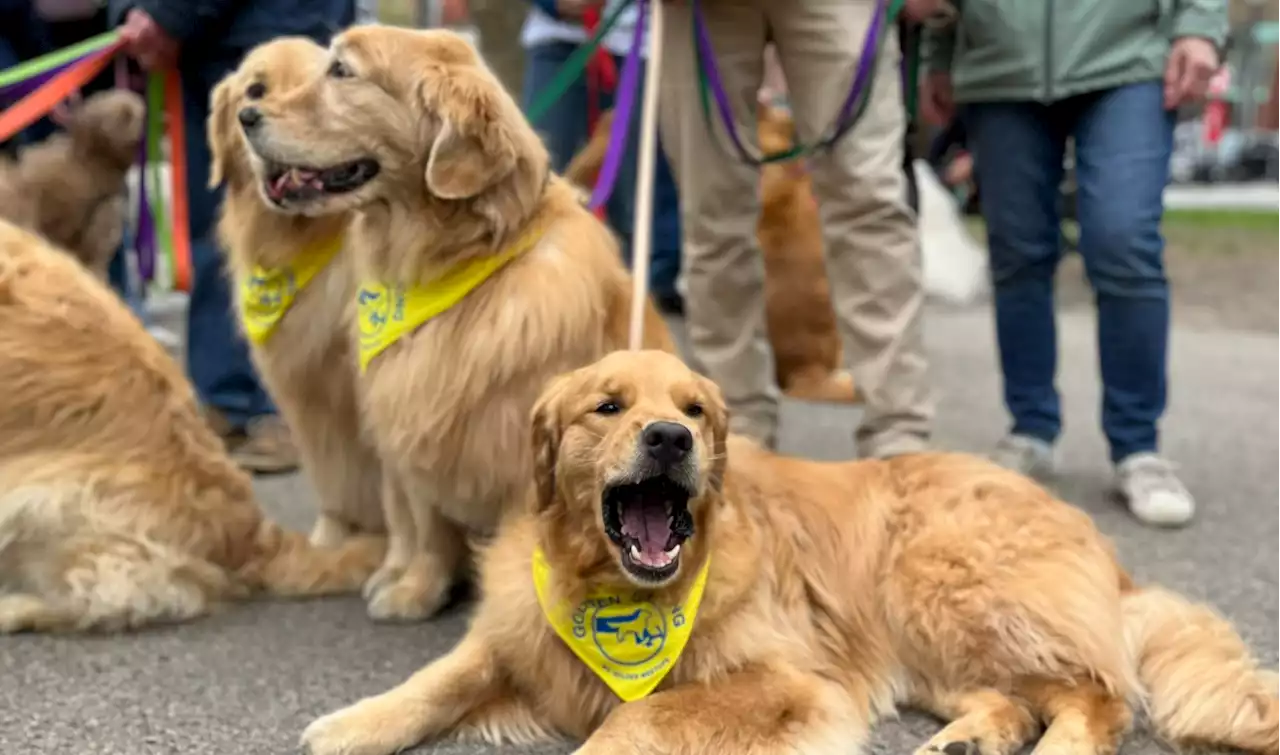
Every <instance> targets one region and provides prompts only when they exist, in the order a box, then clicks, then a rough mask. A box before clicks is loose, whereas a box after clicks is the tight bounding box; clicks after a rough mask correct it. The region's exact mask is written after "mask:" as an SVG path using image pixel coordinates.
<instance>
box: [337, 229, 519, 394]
mask: <svg viewBox="0 0 1280 755" xmlns="http://www.w3.org/2000/svg"><path fill="white" fill-rule="evenodd" d="M541 239H542V229H541V228H539V227H535V228H533V229H532V230H530V231H529V232H527V233H525V234H524V236H522V237H520V239H519V240H517V241H516V243H514V244H512V245H511V246H509V247H507V248H506V249H504V250H502V251H501V252H498V253H497V254H494V255H491V256H488V257H481V258H479V259H476V260H471V261H469V262H466V263H463V264H461V265H458V266H457V267H455V268H453V269H452V270H449V271H448V272H446V273H445V274H444V275H442V276H440V277H439V278H436V279H435V280H433V281H431V282H430V283H426V284H423V285H419V286H413V287H409V288H406V287H405V286H402V285H390V286H388V285H386V284H383V283H365V284H363V285H361V286H360V290H359V292H357V294H356V297H357V298H356V309H357V312H356V319H357V320H358V321H359V323H360V370H361V371H364V370H366V369H368V367H369V363H370V362H372V361H373V358H374V357H376V356H378V355H379V354H381V353H382V352H383V351H386V349H387V347H388V346H390V345H391V344H393V343H395V342H396V341H399V340H400V339H401V338H404V337H405V336H406V335H408V334H410V333H412V332H413V331H415V330H417V329H418V328H420V327H422V325H423V324H424V323H426V322H427V320H430V319H431V318H433V317H435V316H437V315H439V314H441V313H443V312H446V311H448V309H449V308H450V307H452V306H454V305H455V304H457V303H458V302H460V301H462V300H463V299H464V298H466V296H467V294H469V293H471V292H472V291H474V290H475V289H476V288H477V287H479V286H480V284H481V283H484V282H485V281H486V280H488V279H489V276H491V275H493V274H494V273H496V272H498V270H500V269H502V267H503V265H506V264H507V263H508V262H510V261H511V260H513V259H515V258H516V257H517V256H519V255H520V254H521V253H523V252H526V251H528V250H529V249H531V248H532V247H533V246H534V245H535V244H537V243H538V241H540V240H541Z"/></svg>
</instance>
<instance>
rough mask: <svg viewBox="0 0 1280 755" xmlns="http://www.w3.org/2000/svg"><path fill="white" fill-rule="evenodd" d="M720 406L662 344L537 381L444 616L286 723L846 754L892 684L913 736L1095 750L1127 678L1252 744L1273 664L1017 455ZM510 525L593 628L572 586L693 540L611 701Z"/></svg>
mask: <svg viewBox="0 0 1280 755" xmlns="http://www.w3.org/2000/svg"><path fill="white" fill-rule="evenodd" d="M726 426H727V418H726V410H725V407H724V404H723V401H722V399H721V398H720V393H719V390H718V389H717V388H716V386H714V385H713V384H711V383H710V382H709V381H707V380H706V379H704V378H702V377H700V376H698V375H696V374H694V373H693V372H692V371H690V370H689V368H688V367H686V366H685V365H683V364H682V363H680V362H679V361H678V360H677V359H676V358H674V357H672V356H670V355H667V354H661V353H657V352H618V353H615V354H611V355H609V356H607V357H605V358H604V359H603V360H601V361H600V362H599V363H597V364H594V365H591V366H589V367H586V368H583V369H580V370H577V371H576V372H573V373H571V374H569V375H567V376H565V377H563V378H560V379H558V380H556V381H555V382H554V383H553V384H552V385H551V386H550V387H549V388H548V390H547V391H546V393H545V394H544V395H543V396H542V398H541V399H540V400H539V402H538V404H537V407H536V409H535V411H534V414H533V436H534V447H535V449H536V458H537V466H536V471H535V474H534V477H533V480H532V482H533V485H532V486H531V491H530V495H529V508H528V510H527V511H526V512H525V513H524V514H523V515H522V516H520V517H514V518H513V519H512V520H510V521H508V522H507V523H506V525H505V526H504V527H503V529H502V531H501V532H500V534H499V535H498V537H497V538H496V539H495V540H494V542H493V543H492V544H491V545H490V546H489V547H488V548H487V549H486V550H485V552H484V554H483V557H482V561H481V572H482V580H483V584H482V591H483V595H484V598H483V600H482V602H481V604H480V606H479V609H478V612H477V613H476V615H475V617H474V618H473V620H472V623H471V626H470V628H469V630H468V632H467V635H466V636H465V637H464V638H463V639H462V641H461V642H460V643H459V645H458V646H457V647H456V648H455V649H454V650H453V651H452V652H451V653H449V654H448V655H446V656H445V657H443V658H441V659H439V660H437V661H435V662H434V663H432V664H430V665H429V666H427V667H426V668H424V669H422V670H421V671H419V672H418V673H416V674H415V675H414V676H413V677H411V678H410V679H409V680H408V681H407V682H405V683H404V684H403V685H401V686H400V687H397V688H395V689H393V690H391V691H390V692H387V693H385V694H382V695H378V696H375V697H371V698H367V699H365V700H363V701H361V702H359V703H356V704H355V705H353V706H351V707H349V708H347V709H345V710H340V711H338V712H336V713H333V714H331V715H328V716H325V717H323V718H321V719H319V720H318V721H316V722H314V723H313V724H311V726H309V727H308V728H307V730H306V732H305V733H304V734H303V741H304V743H305V744H306V745H307V746H308V747H309V748H310V750H311V753H312V755H390V753H394V752H399V751H401V750H403V749H407V748H409V747H412V746H414V745H416V744H417V743H419V742H422V741H430V740H436V739H438V738H440V737H444V736H461V737H468V738H478V739H483V740H485V741H488V742H507V741H517V742H523V741H531V740H537V739H543V738H546V737H549V736H551V735H552V734H554V733H563V734H566V735H569V736H571V737H575V738H585V739H586V743H585V744H584V745H583V746H582V747H581V748H580V749H579V750H578V751H577V752H578V755H692V754H694V753H708V754H710V753H716V754H717V755H718V754H719V753H733V754H734V755H784V754H786V755H851V754H852V753H858V752H862V751H863V750H862V748H861V747H860V745H861V744H862V743H863V742H865V739H866V734H867V731H868V728H869V727H870V725H871V724H872V723H873V722H874V721H875V719H876V718H877V717H878V716H880V715H882V714H886V713H889V712H890V711H891V709H892V708H893V707H894V705H895V703H899V702H907V703H910V704H914V705H916V706H920V707H924V708H926V709H928V710H931V711H933V712H934V713H936V714H937V715H939V716H940V717H942V718H943V719H945V720H947V721H948V722H949V723H948V724H947V725H946V726H945V727H944V728H943V729H942V730H941V731H940V732H939V733H938V734H937V735H936V736H934V737H932V738H931V739H930V740H929V742H927V743H926V744H925V745H923V746H922V747H921V748H920V749H919V750H918V751H917V752H918V755H926V754H928V753H932V754H934V755H940V754H942V753H946V755H954V753H956V752H964V753H975V752H976V753H981V755H1012V754H1013V753H1015V752H1017V751H1018V750H1019V749H1020V748H1021V747H1022V745H1023V744H1024V743H1025V742H1026V741H1028V740H1030V739H1032V738H1034V737H1035V735H1036V733H1037V732H1038V730H1039V728H1040V724H1041V723H1043V724H1044V725H1045V732H1044V735H1043V737H1042V738H1041V739H1040V742H1039V744H1038V746H1037V747H1036V748H1035V750H1034V752H1035V753H1036V755H1104V754H1108V753H1113V752H1115V748H1116V746H1117V744H1118V742H1119V737H1120V735H1121V734H1122V733H1123V732H1124V730H1125V728H1126V727H1127V726H1128V724H1129V721H1130V710H1129V706H1128V705H1127V703H1126V696H1133V697H1134V698H1135V699H1136V698H1137V697H1139V695H1143V694H1145V697H1146V699H1145V702H1146V703H1147V704H1148V705H1149V707H1150V709H1151V711H1152V712H1153V714H1154V721H1155V723H1156V725H1157V727H1158V729H1159V730H1160V732H1161V733H1163V734H1165V735H1167V736H1171V737H1174V738H1176V739H1179V740H1184V741H1187V740H1189V741H1199V742H1209V743H1216V744H1222V745H1230V746H1237V747H1240V748H1243V749H1245V750H1248V751H1250V752H1254V753H1275V752H1276V747H1277V724H1278V720H1277V698H1276V686H1275V677H1274V674H1268V673H1263V672H1260V671H1259V670H1258V668H1257V666H1256V665H1255V663H1254V661H1253V660H1252V659H1251V658H1250V657H1249V653H1248V651H1247V650H1246V648H1245V646H1244V643H1243V642H1241V640H1240V638H1239V637H1238V636H1236V634H1235V632H1234V631H1233V630H1232V629H1231V627H1230V625H1229V624H1227V623H1226V622H1225V621H1223V620H1222V619H1221V618H1219V617H1217V616H1215V615H1214V614H1212V612H1210V611H1209V610H1208V609H1206V608H1202V607H1199V606H1193V605H1191V604H1190V603H1188V602H1186V601H1185V600H1183V599H1182V598H1179V597H1177V596H1174V595H1172V594H1170V593H1167V592H1164V591H1162V590H1159V589H1140V588H1138V587H1136V586H1134V585H1133V584H1132V582H1130V580H1129V578H1128V577H1127V575H1126V574H1125V573H1124V572H1123V571H1122V570H1121V569H1120V568H1119V566H1118V565H1117V563H1116V561H1115V558H1114V556H1113V553H1112V547H1111V544H1110V543H1109V542H1108V541H1107V540H1106V539H1105V538H1104V537H1103V536H1102V535H1101V534H1100V533H1099V532H1098V531H1097V529H1096V528H1095V527H1094V525H1093V523H1092V522H1091V521H1090V519H1089V517H1088V516H1087V515H1086V514H1084V513H1083V512H1081V511H1079V510H1078V509H1075V508H1073V507H1071V506H1069V505H1067V504H1065V503H1063V502H1061V501H1058V500H1055V499H1054V498H1053V497H1052V496H1050V495H1049V494H1048V493H1047V492H1045V491H1044V490H1043V489H1041V488H1040V487H1038V486H1036V485H1035V484H1034V483H1032V482H1031V481H1029V480H1027V479H1025V478H1023V477H1021V476H1018V475H1015V474H1012V473H1010V472H1007V471H1005V470H1002V469H999V468H997V467H995V466H994V465H992V464H989V463H987V462H985V461H983V460H981V459H978V458H974V457H969V456H963V455H959V454H916V455H907V456H899V457H896V458H894V459H892V460H889V461H861V462H850V463H841V464H824V463H818V462H810V461H804V460H799V459H789V458H785V457H782V456H778V455H775V454H772V453H768V452H766V451H763V450H761V449H760V448H759V447H757V446H755V445H753V444H752V443H751V442H750V441H747V440H745V439H742V438H739V437H729V438H726V430H725V428H726ZM655 437H656V438H657V442H655ZM664 507H665V508H666V510H667V511H668V515H667V516H668V520H667V524H666V525H665V526H660V525H658V524H657V523H656V516H655V515H656V514H659V513H660V512H662V511H663V509H664ZM637 521H644V522H647V524H646V525H645V526H643V527H636V526H635V525H634V524H633V523H634V522H637ZM619 523H621V526H619ZM673 543H674V546H673ZM535 549H541V551H542V552H543V553H545V559H546V562H547V563H548V564H549V566H550V573H551V577H550V580H549V583H548V585H547V586H546V588H545V589H546V590H547V591H548V593H549V594H550V595H552V596H555V597H556V598H563V599H565V600H566V601H567V602H568V606H567V607H568V609H569V610H573V611H574V614H573V615H574V616H577V615H578V613H577V612H579V611H587V612H588V613H587V617H588V618H587V625H588V626H590V627H592V629H590V630H589V631H592V632H599V631H600V630H599V629H598V628H597V627H596V622H595V621H594V620H592V619H591V618H590V617H591V616H593V615H594V614H591V613H589V611H591V610H592V608H590V607H588V604H586V603H584V602H583V600H582V599H583V597H584V596H586V595H587V594H588V593H589V592H593V591H594V590H595V589H597V588H598V587H599V586H601V585H614V586H617V588H618V589H621V590H624V591H630V590H634V591H636V592H637V593H638V594H639V596H640V598H639V600H648V601H649V602H650V603H651V604H653V605H657V606H667V605H672V604H674V603H677V602H681V601H683V600H684V596H687V595H689V594H690V590H691V587H690V585H691V584H693V583H694V581H695V579H696V577H697V575H698V574H699V573H700V571H701V570H702V568H703V565H704V564H706V563H707V561H706V560H707V559H710V563H709V567H708V576H707V578H706V587H705V591H704V592H703V593H702V595H701V607H700V609H699V610H698V612H697V613H696V615H695V616H693V617H691V618H689V617H688V614H687V613H686V614H682V615H685V616H686V617H687V618H689V620H691V621H693V622H694V624H693V627H692V634H691V637H690V639H689V641H688V645H687V646H686V647H685V650H684V654H683V655H682V656H680V657H679V659H678V661H677V662H675V663H674V665H673V666H672V667H671V670H670V671H669V673H668V674H667V676H666V677H665V678H663V679H662V681H661V683H660V684H659V686H658V687H657V689H656V690H655V691H654V692H653V693H651V694H650V695H648V696H646V697H641V698H640V699H638V700H636V701H635V702H630V703H626V704H619V702H618V699H617V698H616V697H615V696H614V695H613V694H612V693H611V692H610V690H609V689H608V688H607V687H606V686H605V685H604V683H603V682H602V681H601V680H600V679H598V678H596V677H595V676H594V675H593V674H592V672H591V671H589V670H588V667H587V666H586V665H584V664H583V663H582V662H581V661H579V660H578V658H577V657H575V656H574V655H573V654H572V653H571V652H570V650H569V649H568V647H567V646H566V645H565V644H564V642H562V641H561V640H560V638H559V637H558V636H557V635H556V633H555V632H553V631H552V629H551V627H550V626H549V624H548V622H547V621H546V620H545V619H544V617H543V614H542V609H541V608H540V606H539V600H538V598H537V596H536V594H535V586H534V579H533V576H532V573H531V571H532V570H531V560H532V558H533V554H534V552H535ZM664 549H665V554H664V555H662V556H661V557H660V558H658V557H657V554H659V553H661V552H662V551H663V550H664ZM636 553H640V554H641V559H640V560H639V561H637V560H636V559H635V556H634V554H636ZM574 606H577V608H576V609H575V608H574ZM624 610H625V609H624ZM676 626H678V625H677V624H675V623H672V620H671V619H668V620H667V624H666V627H665V631H666V632H668V633H670V632H672V631H674V629H673V628H674V627H676ZM646 632H648V630H646ZM663 641H665V639H664V640H663ZM1144 691H1145V692H1144Z"/></svg>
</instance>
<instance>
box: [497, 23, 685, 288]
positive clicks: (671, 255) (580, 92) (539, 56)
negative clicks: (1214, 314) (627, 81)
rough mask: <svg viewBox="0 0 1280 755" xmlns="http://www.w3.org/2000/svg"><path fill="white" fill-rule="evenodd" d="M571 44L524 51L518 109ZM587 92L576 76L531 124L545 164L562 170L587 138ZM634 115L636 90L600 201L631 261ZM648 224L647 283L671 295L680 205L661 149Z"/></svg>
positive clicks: (608, 102) (609, 103)
mask: <svg viewBox="0 0 1280 755" xmlns="http://www.w3.org/2000/svg"><path fill="white" fill-rule="evenodd" d="M576 49H577V47H576V45H571V44H566V43H561V42H554V43H549V44H545V45H538V46H537V47H534V48H531V49H530V50H529V51H528V52H527V54H526V60H525V78H524V86H523V92H522V95H521V99H522V105H523V107H524V108H526V109H528V107H529V106H530V105H531V104H532V102H533V99H534V98H535V97H536V96H537V95H538V93H539V92H541V91H542V89H543V87H545V86H546V84H547V82H549V81H550V80H551V78H552V77H553V76H555V74H556V72H557V71H559V70H560V67H561V66H562V65H564V62H565V61H566V60H568V58H569V56H570V55H572V54H573V52H574V50H576ZM614 62H615V63H616V64H617V66H618V70H619V71H621V70H622V65H623V59H622V58H620V57H615V58H614ZM643 82H644V68H643V67H641V69H640V86H641V87H643V85H644V84H643ZM587 97H588V92H587V86H586V83H585V81H584V80H582V79H579V80H578V81H576V82H574V84H573V85H572V86H571V87H569V89H568V90H567V91H566V92H565V93H564V95H563V96H562V97H561V98H560V100H559V101H558V102H556V104H555V105H553V106H552V107H551V109H550V110H548V111H547V113H546V115H544V116H543V118H542V119H541V120H540V121H539V122H538V123H536V124H534V126H535V128H537V130H538V132H539V133H540V134H541V135H542V139H543V142H544V143H545V144H546V145H547V149H548V150H549V151H550V153H551V165H552V167H553V168H554V169H555V170H556V171H557V172H563V171H564V169H565V167H566V166H568V164H569V161H570V160H572V159H573V156H574V155H575V154H577V152H578V150H580V149H582V147H583V146H584V145H585V144H586V143H587V140H588V139H589V138H590V134H589V133H588V131H587ZM601 100H602V101H601V103H600V107H601V108H611V107H613V104H614V103H613V97H612V95H610V94H606V95H604V96H603V97H602V98H601ZM639 120H640V101H639V97H638V95H637V100H636V103H635V105H634V109H633V111H632V124H631V132H630V134H629V139H628V142H627V152H626V154H625V155H624V156H623V160H622V164H621V165H620V166H619V168H618V178H617V183H615V184H614V188H613V193H612V194H611V195H610V197H609V202H608V203H607V205H606V206H605V215H606V217H607V218H608V220H609V224H610V226H612V227H613V229H614V231H615V232H616V233H617V234H618V237H619V239H620V242H621V246H622V254H623V257H624V259H625V260H626V261H627V264H628V265H629V264H630V261H631V243H632V239H633V237H634V233H633V229H632V225H633V223H634V218H635V183H636V162H637V158H638V156H639V150H640V145H639V141H638V139H639V135H638V129H637V128H636V124H638V123H639ZM652 228H653V232H652V237H651V240H652V245H651V249H652V255H651V256H652V259H651V260H650V270H649V281H650V288H651V289H652V291H653V293H654V294H656V295H659V296H668V295H674V294H675V282H676V276H677V275H678V274H679V272H680V205H679V197H678V195H677V194H676V186H675V179H674V178H673V177H672V175H671V168H670V166H669V165H668V164H667V161H666V156H665V155H663V154H662V153H661V151H659V154H658V163H657V165H656V166H655V171H654V203H653V226H652Z"/></svg>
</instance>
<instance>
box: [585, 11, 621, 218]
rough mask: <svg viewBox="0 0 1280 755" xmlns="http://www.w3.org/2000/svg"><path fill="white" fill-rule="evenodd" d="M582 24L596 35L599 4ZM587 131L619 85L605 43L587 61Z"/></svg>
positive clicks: (593, 129) (599, 209) (592, 128)
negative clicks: (603, 99)
mask: <svg viewBox="0 0 1280 755" xmlns="http://www.w3.org/2000/svg"><path fill="white" fill-rule="evenodd" d="M582 26H583V28H584V29H586V30H587V34H590V35H595V33H596V29H598V28H599V27H600V8H599V6H595V5H593V6H591V7H589V8H587V9H586V10H585V11H583V13H582ZM586 78H587V133H588V134H594V133H595V132H596V125H597V124H598V123H599V122H600V99H601V96H602V95H603V94H604V93H605V92H612V91H613V90H614V89H616V88H617V86H618V66H617V65H616V64H615V63H614V62H613V56H612V55H610V54H609V51H608V50H606V49H605V47H604V45H600V46H599V47H597V48H596V51H595V53H594V54H592V56H591V60H589V61H587V71H586ZM595 215H596V217H597V218H600V219H601V220H604V208H603V207H597V208H596V210H595Z"/></svg>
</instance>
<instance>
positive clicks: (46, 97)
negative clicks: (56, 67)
mask: <svg viewBox="0 0 1280 755" xmlns="http://www.w3.org/2000/svg"><path fill="white" fill-rule="evenodd" d="M123 45H124V43H123V42H114V43H112V44H111V45H109V46H107V47H105V48H103V49H102V50H101V51H100V52H97V53H95V54H94V55H93V56H92V57H88V58H85V59H84V60H81V61H80V62H78V63H76V64H75V65H73V66H71V67H69V68H67V69H66V70H65V71H63V72H62V73H60V74H58V75H57V76H54V77H53V78H52V79H49V81H48V83H46V84H45V85H44V86H42V87H40V88H39V89H37V90H36V91H34V92H32V93H31V94H28V95H27V96H26V97H23V98H22V99H20V100H18V101H17V102H15V103H14V104H13V106H12V107H10V108H9V109H7V110H5V111H4V112H3V113H0V142H3V141H6V140H7V139H9V138H10V137H12V136H13V135H14V134H16V133H18V132H19V131H21V130H22V129H24V128H26V127H27V126H30V125H31V124H33V123H35V122H36V121H38V120H40V119H41V118H43V117H44V116H45V115H48V114H49V112H50V111H51V110H53V109H54V108H55V107H57V106H58V103H60V102H62V101H63V100H65V99H67V98H68V97H70V96H71V95H72V94H73V93H74V92H75V91H76V90H78V89H80V88H81V87H83V86H84V85H86V84H88V83H89V82H90V81H92V80H93V77H94V76H97V75H98V74H99V73H100V72H102V70H103V69H105V68H106V67H107V64H108V63H110V62H111V59H112V58H113V57H115V54H116V52H117V51H119V49H120V48H121V46H123Z"/></svg>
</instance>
